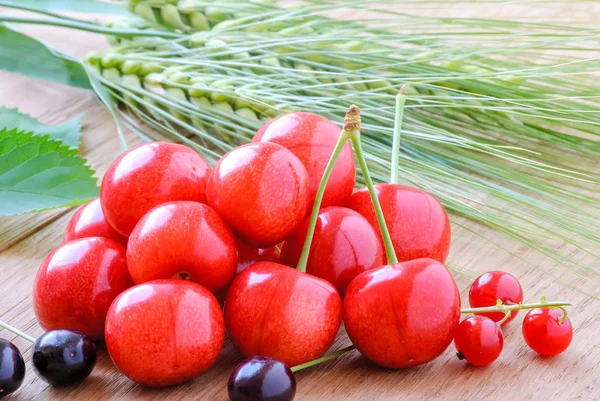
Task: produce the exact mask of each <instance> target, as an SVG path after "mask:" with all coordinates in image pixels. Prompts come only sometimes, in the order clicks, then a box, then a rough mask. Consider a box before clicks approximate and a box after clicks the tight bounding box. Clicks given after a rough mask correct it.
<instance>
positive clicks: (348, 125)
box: [344, 104, 360, 131]
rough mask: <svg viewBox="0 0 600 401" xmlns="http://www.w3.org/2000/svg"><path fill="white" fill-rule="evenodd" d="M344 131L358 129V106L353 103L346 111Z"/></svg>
mask: <svg viewBox="0 0 600 401" xmlns="http://www.w3.org/2000/svg"><path fill="white" fill-rule="evenodd" d="M344 131H360V108H359V107H358V106H356V105H354V104H353V105H352V106H350V108H349V109H348V111H347V112H346V117H345V118H344Z"/></svg>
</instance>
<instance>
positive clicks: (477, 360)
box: [454, 316, 504, 366]
mask: <svg viewBox="0 0 600 401" xmlns="http://www.w3.org/2000/svg"><path fill="white" fill-rule="evenodd" d="M454 345H455V346H456V350H457V351H458V354H457V355H458V358H459V359H466V360H467V362H469V363H471V364H472V365H475V366H485V365H489V364H490V363H492V362H494V361H495V360H496V359H498V357H499V356H500V353H501V352H502V347H503V346H504V336H503V335H502V330H500V326H499V325H498V323H496V322H494V321H493V320H492V319H490V318H488V317H485V316H471V317H468V318H466V319H465V320H463V321H462V322H461V323H460V324H459V325H458V328H457V329H456V333H455V335H454Z"/></svg>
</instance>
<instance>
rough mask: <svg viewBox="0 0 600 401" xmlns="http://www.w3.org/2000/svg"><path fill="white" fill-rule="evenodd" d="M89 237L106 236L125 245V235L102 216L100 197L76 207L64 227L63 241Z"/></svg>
mask: <svg viewBox="0 0 600 401" xmlns="http://www.w3.org/2000/svg"><path fill="white" fill-rule="evenodd" d="M90 237H103V238H108V239H112V240H113V241H117V242H118V243H120V244H121V245H124V246H125V245H127V237H124V236H122V235H121V234H119V233H118V232H117V230H115V229H114V228H112V226H111V225H110V224H108V222H107V221H106V219H105V218H104V212H103V211H102V205H100V198H96V199H93V200H91V201H89V202H88V203H86V204H85V205H83V206H81V207H80V208H79V209H77V211H76V212H75V214H74V215H73V217H71V220H69V223H68V224H67V228H66V229H65V237H64V242H69V241H73V240H76V239H79V238H90Z"/></svg>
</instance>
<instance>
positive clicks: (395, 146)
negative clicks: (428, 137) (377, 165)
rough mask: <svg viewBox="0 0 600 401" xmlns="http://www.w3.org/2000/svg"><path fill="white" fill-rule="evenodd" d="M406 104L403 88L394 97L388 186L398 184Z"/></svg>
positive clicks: (404, 89)
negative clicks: (394, 111)
mask: <svg viewBox="0 0 600 401" xmlns="http://www.w3.org/2000/svg"><path fill="white" fill-rule="evenodd" d="M405 103H406V88H405V87H404V86H403V87H402V88H400V91H399V92H398V94H397V95H396V117H395V118H394V139H393V142H392V160H391V169H390V184H398V167H399V160H400V139H401V137H402V119H403V117H404V104H405Z"/></svg>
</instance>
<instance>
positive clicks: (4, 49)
mask: <svg viewBox="0 0 600 401" xmlns="http://www.w3.org/2000/svg"><path fill="white" fill-rule="evenodd" d="M0 69H2V70H6V71H9V72H14V73H18V74H22V75H26V76H28V77H32V78H37V79H43V80H47V81H54V82H58V83H61V84H65V85H71V86H76V87H79V88H85V89H90V88H91V86H90V81H89V79H88V77H87V74H86V72H85V69H84V68H83V66H82V65H81V63H79V62H78V61H76V60H74V59H72V58H70V57H69V56H67V55H65V54H63V53H60V52H59V51H57V50H55V49H53V48H51V47H48V46H46V45H45V44H43V43H41V42H39V41H37V40H35V39H33V38H31V37H29V36H27V35H23V34H22V33H20V32H17V31H14V30H12V29H10V28H8V27H7V26H6V25H2V24H0Z"/></svg>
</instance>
